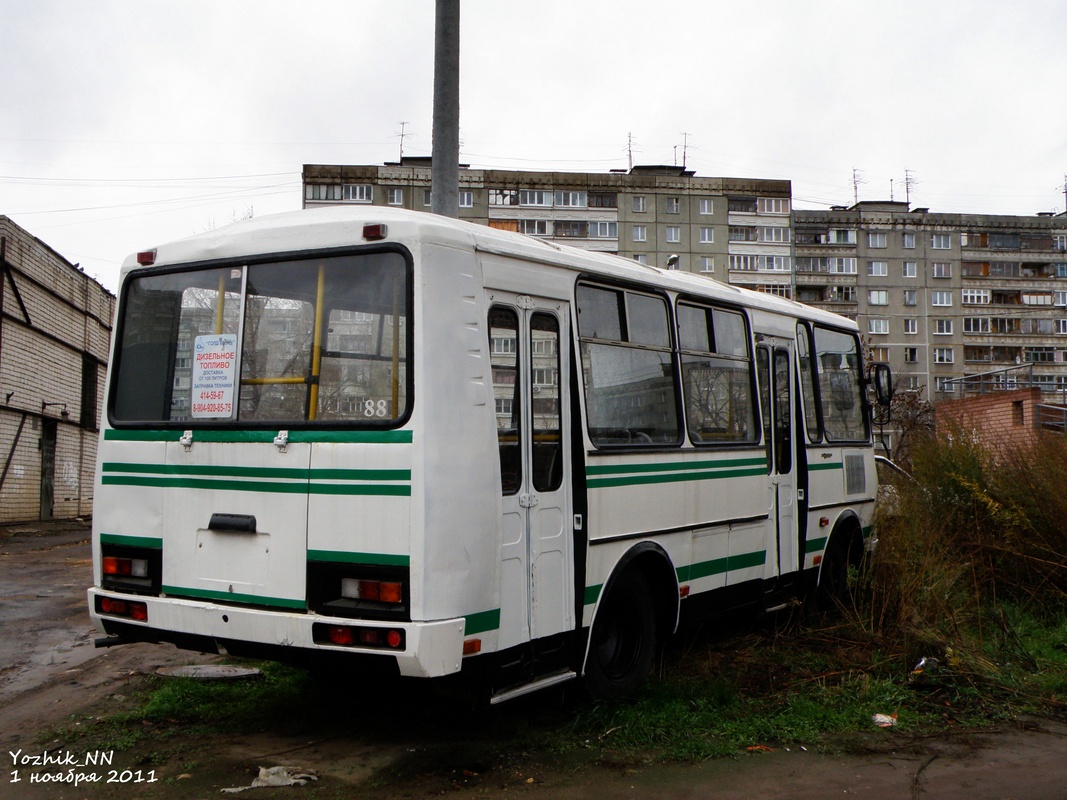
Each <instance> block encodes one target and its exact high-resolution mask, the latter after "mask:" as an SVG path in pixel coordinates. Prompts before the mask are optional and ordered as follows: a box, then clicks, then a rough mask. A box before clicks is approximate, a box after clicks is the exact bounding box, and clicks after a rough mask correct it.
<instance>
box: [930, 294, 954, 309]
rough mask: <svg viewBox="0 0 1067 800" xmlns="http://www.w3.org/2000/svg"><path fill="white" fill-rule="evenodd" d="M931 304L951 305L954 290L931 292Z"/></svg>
mask: <svg viewBox="0 0 1067 800" xmlns="http://www.w3.org/2000/svg"><path fill="white" fill-rule="evenodd" d="M930 305H932V306H950V305H952V292H930Z"/></svg>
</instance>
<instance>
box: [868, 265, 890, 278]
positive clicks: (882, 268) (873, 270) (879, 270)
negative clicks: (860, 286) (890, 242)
mask: <svg viewBox="0 0 1067 800" xmlns="http://www.w3.org/2000/svg"><path fill="white" fill-rule="evenodd" d="M867 274H868V275H870V276H872V277H876V278H884V277H885V276H886V275H888V274H889V263H888V262H886V261H868V262H867Z"/></svg>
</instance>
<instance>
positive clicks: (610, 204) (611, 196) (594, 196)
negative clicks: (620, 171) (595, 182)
mask: <svg viewBox="0 0 1067 800" xmlns="http://www.w3.org/2000/svg"><path fill="white" fill-rule="evenodd" d="M588 199H589V207H590V208H618V207H619V203H618V196H617V195H616V194H615V192H590V193H589V198H588Z"/></svg>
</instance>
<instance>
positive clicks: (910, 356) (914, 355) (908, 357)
mask: <svg viewBox="0 0 1067 800" xmlns="http://www.w3.org/2000/svg"><path fill="white" fill-rule="evenodd" d="M918 360H919V348H918V347H905V348H904V363H905V364H914V363H916V362H917V361H918Z"/></svg>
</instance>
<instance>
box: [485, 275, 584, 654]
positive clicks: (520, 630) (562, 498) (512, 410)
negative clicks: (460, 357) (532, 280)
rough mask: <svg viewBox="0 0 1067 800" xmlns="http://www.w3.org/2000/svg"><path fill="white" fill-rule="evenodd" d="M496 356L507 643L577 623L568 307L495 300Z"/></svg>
mask: <svg viewBox="0 0 1067 800" xmlns="http://www.w3.org/2000/svg"><path fill="white" fill-rule="evenodd" d="M490 300H491V304H492V305H491V309H490V312H489V313H490V319H489V339H490V358H491V361H492V372H493V394H494V403H495V414H496V423H497V440H498V445H499V454H500V478H501V493H502V515H503V516H502V520H501V536H502V542H501V544H502V547H501V559H502V564H501V587H500V594H501V597H500V605H501V620H500V631H501V634H500V635H501V641H500V646H501V647H502V648H503V647H507V646H511V645H515V644H519V643H521V642H523V641H526V640H528V639H537V638H540V637H544V636H549V635H551V634H554V633H559V632H561V631H565V630H569V629H571V628H573V626H574V611H573V609H574V598H573V594H574V589H573V587H574V582H573V578H572V575H573V538H572V536H571V514H570V494H569V491H570V490H569V487H570V481H569V479H568V478H567V472H568V471H569V464H570V453H569V446H568V444H567V441H566V437H565V436H564V435H563V432H564V431H566V430H567V419H566V416H567V409H568V402H567V392H568V389H569V386H568V383H567V380H566V376H567V374H568V373H567V365H568V363H569V362H568V359H569V358H570V352H569V341H570V340H569V338H568V336H567V335H566V332H567V331H569V330H570V328H569V324H570V323H569V321H568V318H567V313H568V307H567V304H566V303H564V302H561V301H553V300H540V299H535V298H532V297H529V296H526V295H520V296H515V295H505V294H502V293H493V294H492V296H491V298H490Z"/></svg>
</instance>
